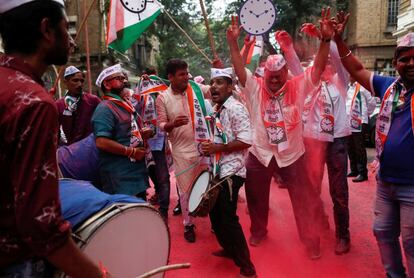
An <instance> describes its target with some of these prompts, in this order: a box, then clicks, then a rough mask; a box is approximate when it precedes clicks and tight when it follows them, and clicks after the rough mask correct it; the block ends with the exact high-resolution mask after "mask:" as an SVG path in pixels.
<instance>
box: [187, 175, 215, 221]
mask: <svg viewBox="0 0 414 278" xmlns="http://www.w3.org/2000/svg"><path fill="white" fill-rule="evenodd" d="M209 183H210V173H209V172H208V171H203V172H202V173H201V174H200V175H199V176H198V177H197V179H196V180H195V182H194V185H193V187H192V188H191V193H190V197H189V199H188V211H189V212H190V213H192V212H194V211H195V210H196V209H197V207H198V205H199V204H200V202H201V199H202V196H203V194H204V193H205V192H206V191H207V188H208V185H209Z"/></svg>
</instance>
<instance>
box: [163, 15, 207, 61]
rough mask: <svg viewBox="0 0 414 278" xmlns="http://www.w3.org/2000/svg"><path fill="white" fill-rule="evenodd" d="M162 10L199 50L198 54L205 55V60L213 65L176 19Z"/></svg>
mask: <svg viewBox="0 0 414 278" xmlns="http://www.w3.org/2000/svg"><path fill="white" fill-rule="evenodd" d="M161 8H162V11H163V12H165V14H166V15H167V16H168V17H169V18H170V19H171V21H172V22H173V23H174V24H175V25H176V26H177V28H178V29H179V30H180V31H181V32H183V34H184V35H185V36H186V37H187V39H188V40H189V41H190V42H191V43H192V44H193V45H194V47H195V48H196V49H197V51H198V52H200V53H201V55H203V56H204V58H206V60H207V61H208V62H209V63H210V64H212V63H213V61H211V60H210V58H208V56H207V55H206V53H204V51H203V50H201V49H200V48H199V47H198V46H197V44H196V43H195V42H194V41H193V40H192V39H191V37H190V36H189V35H188V34H187V32H186V31H185V30H184V29H183V28H181V26H180V25H179V24H178V23H177V22H176V21H175V20H174V18H172V16H171V15H170V13H169V12H168V11H167V10H165V9H164V8H163V7H161Z"/></svg>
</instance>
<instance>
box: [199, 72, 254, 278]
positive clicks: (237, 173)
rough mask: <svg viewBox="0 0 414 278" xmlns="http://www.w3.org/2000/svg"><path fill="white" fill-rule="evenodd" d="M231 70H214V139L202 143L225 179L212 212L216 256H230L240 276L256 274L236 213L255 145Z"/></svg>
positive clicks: (247, 114) (212, 79)
mask: <svg viewBox="0 0 414 278" xmlns="http://www.w3.org/2000/svg"><path fill="white" fill-rule="evenodd" d="M231 72H232V69H231V68H228V69H216V68H213V69H211V81H210V85H211V87H210V92H211V97H212V100H213V102H214V103H216V105H215V106H214V114H213V116H212V121H213V125H214V131H213V133H214V142H203V143H202V145H201V149H202V152H203V153H204V154H206V155H213V156H214V157H217V156H216V154H219V157H220V159H219V160H218V161H217V162H218V166H219V167H218V171H217V172H218V173H217V174H218V175H219V178H220V180H225V181H224V182H223V184H222V187H221V189H220V193H219V195H218V197H217V202H216V203H215V205H214V207H213V208H212V210H211V211H210V219H211V224H212V228H213V230H214V233H215V235H216V237H217V241H218V242H219V244H220V246H221V247H222V248H223V249H222V250H219V251H216V252H213V255H215V256H220V257H230V258H232V259H233V261H234V262H235V264H236V265H237V266H239V267H240V276H239V277H256V271H255V268H254V265H253V263H252V262H251V260H250V252H249V248H248V247H247V242H246V239H245V237H244V233H243V230H242V227H241V226H240V223H239V217H238V216H237V199H238V196H239V189H240V188H241V187H242V186H243V183H244V180H245V178H246V168H245V167H244V158H245V155H246V153H247V149H248V148H249V147H250V146H251V144H252V136H251V129H250V119H249V113H248V112H247V109H246V108H245V107H244V106H243V104H241V103H240V102H239V101H237V100H236V99H235V98H234V97H233V96H232V95H233V88H234V86H233V80H232V78H231Z"/></svg>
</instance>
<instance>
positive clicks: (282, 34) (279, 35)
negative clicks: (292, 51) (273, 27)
mask: <svg viewBox="0 0 414 278" xmlns="http://www.w3.org/2000/svg"><path fill="white" fill-rule="evenodd" d="M275 38H276V41H277V42H278V43H279V45H280V47H281V48H282V50H285V49H287V48H288V47H290V46H292V37H291V36H290V35H289V33H288V32H286V31H285V30H280V31H276V33H275Z"/></svg>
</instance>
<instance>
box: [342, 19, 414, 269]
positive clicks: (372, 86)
mask: <svg viewBox="0 0 414 278" xmlns="http://www.w3.org/2000/svg"><path fill="white" fill-rule="evenodd" d="M348 18H349V15H345V14H344V13H340V14H339V16H338V25H337V30H336V35H335V41H336V43H337V45H338V50H339V54H340V56H341V60H342V64H343V65H344V66H345V68H346V69H347V70H348V72H349V73H350V74H351V76H352V77H353V78H354V79H355V80H356V81H358V82H359V83H360V84H361V85H362V86H364V87H365V88H368V89H369V90H370V91H371V92H372V93H374V94H375V95H377V96H379V97H380V98H381V100H382V103H381V108H380V112H379V115H378V118H377V126H376V149H377V158H378V159H379V162H380V167H379V171H378V173H377V196H376V203H375V220H374V234H375V237H376V239H377V242H378V246H379V249H380V253H381V259H382V263H383V265H384V268H385V271H386V272H387V277H407V274H406V271H405V268H404V265H403V259H402V254H401V245H400V240H399V237H400V234H402V242H403V248H404V252H405V257H406V260H407V267H408V276H409V277H411V276H413V275H414V33H408V34H407V35H405V36H404V37H403V38H402V39H401V40H400V42H399V43H398V45H397V48H396V49H395V53H394V61H393V64H394V67H395V69H396V70H397V71H398V73H399V75H400V77H398V78H395V77H386V76H379V75H375V74H374V73H372V72H370V71H368V70H367V69H365V68H364V66H363V65H362V63H361V62H360V61H359V60H358V59H357V58H356V57H355V56H354V55H352V53H351V51H350V50H349V48H348V47H347V46H346V44H345V43H344V41H343V40H342V32H343V29H344V28H345V26H346V23H347V20H348Z"/></svg>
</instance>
